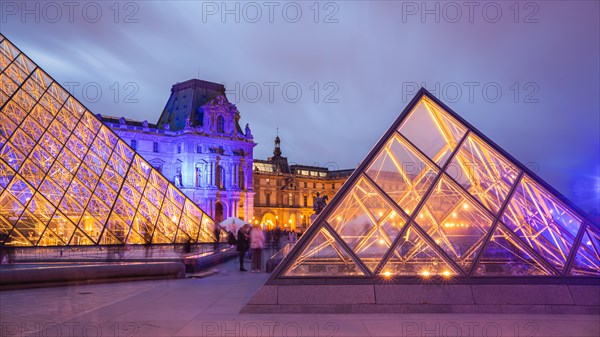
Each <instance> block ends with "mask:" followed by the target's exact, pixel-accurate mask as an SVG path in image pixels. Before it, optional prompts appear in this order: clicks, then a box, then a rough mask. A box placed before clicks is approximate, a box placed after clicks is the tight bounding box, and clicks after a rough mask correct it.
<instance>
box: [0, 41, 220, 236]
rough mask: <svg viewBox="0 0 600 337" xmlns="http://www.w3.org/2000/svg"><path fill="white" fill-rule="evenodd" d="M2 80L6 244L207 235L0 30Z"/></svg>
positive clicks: (158, 180)
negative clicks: (0, 32) (7, 240)
mask: <svg viewBox="0 0 600 337" xmlns="http://www.w3.org/2000/svg"><path fill="white" fill-rule="evenodd" d="M0 82H1V86H0V235H4V236H7V237H8V238H9V243H8V244H10V245H13V246H62V245H114V244H125V243H126V244H145V243H152V244H161V243H182V242H187V241H188V240H191V242H194V243H196V242H214V240H215V237H214V230H215V223H214V221H213V220H212V219H211V218H210V217H209V216H208V215H207V214H206V213H204V212H203V211H202V210H201V209H199V208H198V207H197V206H196V205H195V204H194V202H192V201H191V200H190V199H188V198H187V197H186V196H185V195H184V194H183V193H182V192H180V191H179V190H178V189H177V188H176V187H175V186H174V185H173V184H171V183H169V181H167V179H165V178H164V177H163V176H162V175H161V174H160V173H159V172H158V171H156V170H154V169H153V168H152V167H151V165H150V164H149V163H148V162H146V161H145V160H144V159H143V158H142V157H141V156H140V155H139V154H136V152H135V151H134V150H132V149H131V148H130V147H129V146H128V144H126V143H125V142H124V141H123V140H121V139H120V138H119V137H118V136H117V135H116V134H115V133H114V132H112V131H111V130H110V129H109V128H108V127H106V126H105V125H103V124H102V122H101V121H99V120H98V118H97V117H96V116H95V115H93V114H92V113H91V112H90V111H88V110H87V109H86V108H85V107H84V106H83V105H82V104H81V103H80V102H78V101H77V100H76V99H75V98H74V97H73V96H71V95H70V94H69V93H68V92H67V91H66V90H64V88H62V87H61V86H60V85H59V84H58V83H57V82H56V81H54V80H53V79H52V78H51V77H50V76H49V75H48V74H47V73H46V72H44V71H43V70H42V69H41V68H40V67H38V66H37V65H36V64H35V63H34V62H32V61H31V60H30V59H29V58H28V57H27V56H26V55H25V54H24V53H23V52H21V51H20V50H19V49H18V48H16V47H15V46H14V45H13V44H12V43H11V42H10V41H8V39H6V38H5V37H4V36H3V35H1V34H0ZM221 237H222V238H223V237H224V236H223V235H222V236H221Z"/></svg>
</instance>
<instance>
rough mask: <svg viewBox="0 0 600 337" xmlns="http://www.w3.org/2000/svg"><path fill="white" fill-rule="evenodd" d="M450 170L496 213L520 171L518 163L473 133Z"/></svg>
mask: <svg viewBox="0 0 600 337" xmlns="http://www.w3.org/2000/svg"><path fill="white" fill-rule="evenodd" d="M446 172H447V173H448V175H450V176H451V177H452V178H454V180H456V181H457V182H458V183H459V184H460V185H461V186H462V187H463V188H464V189H466V190H467V191H469V192H470V193H471V195H473V196H474V197H475V198H477V199H478V200H479V201H480V202H481V203H482V204H483V205H484V206H485V207H487V208H488V209H489V210H490V211H492V212H493V213H494V214H496V213H497V212H498V210H499V209H500V207H501V206H502V204H503V203H504V200H505V199H506V196H507V195H508V192H509V191H510V188H511V186H512V185H513V183H514V181H515V179H516V178H517V175H518V174H519V171H518V170H517V169H516V168H515V166H514V165H512V164H511V163H510V162H509V161H508V160H507V159H505V158H504V157H502V156H501V155H500V154H499V153H497V152H496V151H495V150H493V149H491V148H490V147H489V146H487V145H486V144H485V143H484V142H483V141H482V140H481V139H479V138H478V137H477V136H475V135H474V134H472V133H471V134H469V136H468V137H467V139H466V141H465V142H464V143H463V145H462V146H461V148H460V149H459V150H458V152H457V153H456V156H454V158H453V159H452V161H451V162H450V165H448V167H447V168H446Z"/></svg>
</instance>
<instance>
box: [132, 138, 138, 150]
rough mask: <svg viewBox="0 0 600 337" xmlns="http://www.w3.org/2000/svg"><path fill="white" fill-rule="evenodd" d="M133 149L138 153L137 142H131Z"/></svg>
mask: <svg viewBox="0 0 600 337" xmlns="http://www.w3.org/2000/svg"><path fill="white" fill-rule="evenodd" d="M131 148H132V149H134V150H136V151H137V140H135V139H132V140H131Z"/></svg>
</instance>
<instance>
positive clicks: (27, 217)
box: [15, 211, 46, 245]
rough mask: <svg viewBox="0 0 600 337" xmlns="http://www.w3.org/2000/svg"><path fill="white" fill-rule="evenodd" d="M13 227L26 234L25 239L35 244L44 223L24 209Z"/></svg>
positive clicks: (42, 230)
mask: <svg viewBox="0 0 600 337" xmlns="http://www.w3.org/2000/svg"><path fill="white" fill-rule="evenodd" d="M15 229H18V230H19V232H21V233H23V234H24V235H26V236H27V240H29V241H30V242H31V243H33V244H34V245H36V244H37V242H38V240H39V239H40V236H42V233H43V232H44V230H45V229H46V224H45V223H43V222H42V221H40V220H39V219H38V218H36V217H35V216H34V215H33V214H31V212H29V211H25V212H23V214H21V217H20V218H19V221H17V223H16V225H15Z"/></svg>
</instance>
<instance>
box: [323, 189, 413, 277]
mask: <svg viewBox="0 0 600 337" xmlns="http://www.w3.org/2000/svg"><path fill="white" fill-rule="evenodd" d="M328 222H329V223H330V224H331V225H332V227H333V228H334V229H335V231H336V232H337V233H339V235H340V236H341V237H342V239H344V241H346V243H347V244H348V246H349V247H350V248H351V249H352V250H353V251H354V253H355V254H356V255H357V256H358V257H359V258H360V259H361V260H362V261H363V262H364V263H365V264H366V265H367V267H369V269H371V271H374V270H375V268H376V267H377V265H378V264H379V262H380V260H381V258H382V257H383V255H384V254H385V253H386V251H387V250H388V249H389V248H390V247H391V245H392V242H393V241H394V239H395V238H396V236H397V235H398V233H399V232H400V230H401V229H402V227H403V226H404V224H405V223H406V219H405V218H404V217H403V216H402V215H401V214H398V213H396V212H395V211H394V210H393V209H392V207H391V205H389V204H388V202H387V201H386V200H385V199H384V198H383V197H382V196H381V195H379V192H378V191H377V190H376V189H375V188H374V187H373V186H372V185H371V184H370V183H369V182H368V181H367V179H365V178H361V179H360V180H359V181H358V183H357V184H356V185H355V186H354V187H353V188H352V189H351V190H350V192H349V193H348V194H347V195H346V197H345V198H344V200H343V201H342V203H341V204H340V205H339V206H338V207H337V208H336V209H335V210H334V212H333V214H332V215H331V216H330V217H329V219H328Z"/></svg>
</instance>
